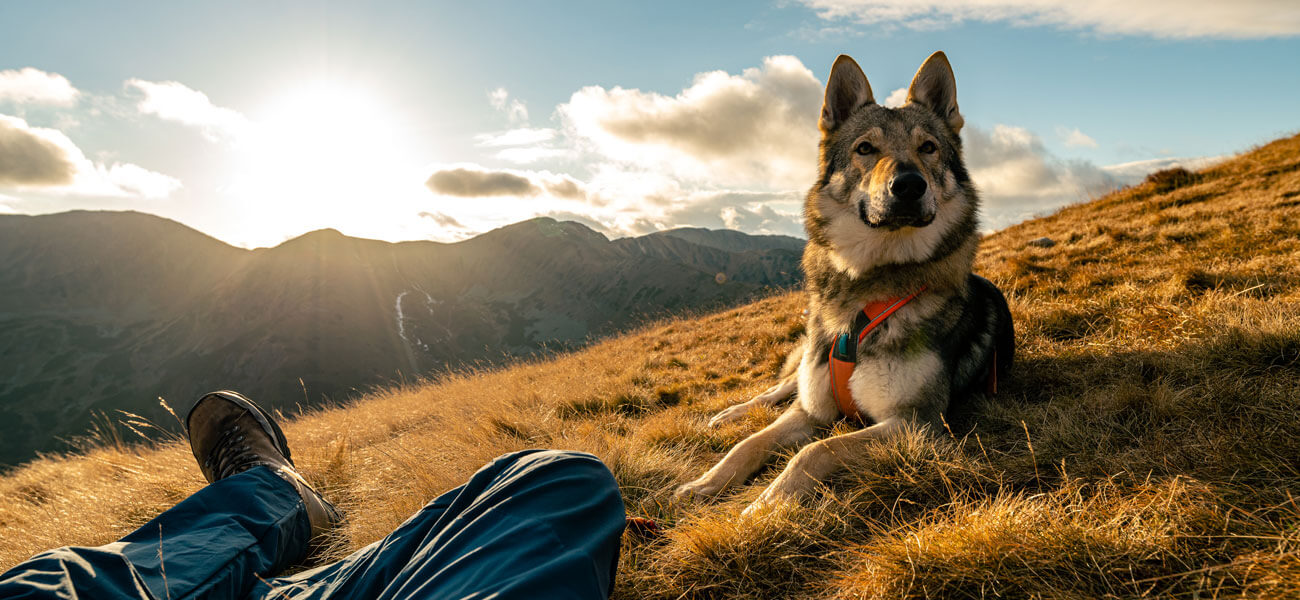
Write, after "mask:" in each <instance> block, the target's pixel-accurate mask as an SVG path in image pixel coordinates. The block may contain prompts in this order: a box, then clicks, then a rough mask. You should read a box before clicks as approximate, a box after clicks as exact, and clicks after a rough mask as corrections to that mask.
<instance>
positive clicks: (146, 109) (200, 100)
mask: <svg viewBox="0 0 1300 600" xmlns="http://www.w3.org/2000/svg"><path fill="white" fill-rule="evenodd" d="M126 86H127V87H128V88H134V89H136V90H139V91H140V92H141V93H143V94H144V98H143V99H142V100H140V102H139V104H137V105H136V108H137V109H138V110H139V111H140V112H141V113H144V114H147V115H154V116H156V117H158V118H159V119H163V120H165V121H175V122H177V123H181V124H184V125H189V126H191V127H197V128H199V129H200V130H202V132H203V136H204V137H206V138H208V139H209V140H211V141H220V140H237V139H239V138H241V137H244V136H245V135H247V134H248V131H249V123H248V119H247V118H245V117H244V115H242V114H240V113H239V112H238V111H236V110H233V109H229V108H224V107H221V106H217V105H215V104H213V103H212V101H211V100H209V99H208V95H207V94H204V93H203V92H200V91H198V90H195V89H191V88H189V87H187V86H186V85H185V84H183V83H180V82H176V81H163V82H153V81H144V80H141V79H130V80H127V82H126Z"/></svg>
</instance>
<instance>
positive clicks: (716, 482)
mask: <svg viewBox="0 0 1300 600" xmlns="http://www.w3.org/2000/svg"><path fill="white" fill-rule="evenodd" d="M813 429H814V424H813V420H812V419H811V418H809V416H808V413H806V412H804V410H803V407H801V406H799V405H798V404H793V405H791V406H790V408H788V409H786V411H785V412H784V413H782V414H781V416H780V417H778V418H777V419H776V421H774V422H773V423H772V424H771V425H768V426H767V427H765V428H763V430H762V431H759V432H758V433H755V434H754V435H751V436H749V437H748V438H745V440H744V441H743V442H740V443H739V444H736V447H735V448H732V449H731V452H728V453H727V456H726V457H724V458H723V459H722V460H721V461H718V464H716V465H714V466H713V468H712V469H709V471H708V472H707V473H705V474H704V475H701V476H700V478H699V479H696V480H695V481H692V482H690V483H688V484H686V485H683V486H681V487H679V488H677V494H676V495H677V497H678V498H682V497H689V496H716V495H718V494H719V493H721V492H722V491H723V490H725V489H727V488H728V487H731V486H732V485H736V484H739V483H743V482H744V481H745V480H746V479H748V478H749V476H750V475H753V474H754V471H757V470H758V468H759V467H761V466H763V462H764V461H766V460H767V457H768V456H769V455H771V454H772V450H773V449H774V448H776V447H777V446H784V445H787V444H800V443H803V442H805V441H807V440H808V438H810V437H812V434H813Z"/></svg>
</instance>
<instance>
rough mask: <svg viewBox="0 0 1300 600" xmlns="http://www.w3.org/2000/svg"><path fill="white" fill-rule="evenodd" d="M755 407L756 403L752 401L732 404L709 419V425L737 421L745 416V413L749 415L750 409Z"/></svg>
mask: <svg viewBox="0 0 1300 600" xmlns="http://www.w3.org/2000/svg"><path fill="white" fill-rule="evenodd" d="M753 408H754V405H753V403H752V402H742V403H740V404H737V405H735V406H732V407H730V408H728V409H726V410H724V411H722V412H720V413H718V414H716V415H713V418H712V419H709V427H721V426H722V425H726V424H727V423H735V422H736V421H739V420H741V419H743V418H745V415H748V414H749V411H750V410H751V409H753Z"/></svg>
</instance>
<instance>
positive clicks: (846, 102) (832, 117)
mask: <svg viewBox="0 0 1300 600" xmlns="http://www.w3.org/2000/svg"><path fill="white" fill-rule="evenodd" d="M875 101H876V99H875V98H874V97H872V95H871V84H870V83H867V76H866V75H863V74H862V67H859V66H858V63H856V62H854V60H853V59H852V58H849V56H848V55H847V54H841V55H840V56H839V58H836V59H835V66H833V67H831V76H830V78H829V79H827V80H826V99H825V100H824V101H823V102H822V119H821V122H820V123H818V124H817V126H818V127H821V130H822V132H824V133H829V132H831V131H833V130H834V129H835V128H836V127H839V126H840V125H841V124H842V123H844V120H845V119H848V118H849V115H851V114H853V111H855V110H858V109H859V108H862V107H864V106H866V105H868V104H872V103H874V102H875Z"/></svg>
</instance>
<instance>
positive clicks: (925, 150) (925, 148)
mask: <svg viewBox="0 0 1300 600" xmlns="http://www.w3.org/2000/svg"><path fill="white" fill-rule="evenodd" d="M917 150H920V151H921V154H934V153H935V152H938V151H939V147H938V146H936V145H934V142H931V141H929V140H926V142H925V143H924V144H921V147H920V148H917Z"/></svg>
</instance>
